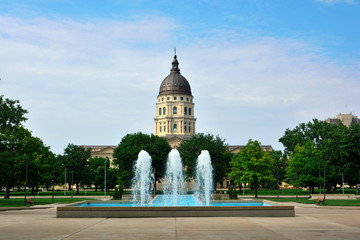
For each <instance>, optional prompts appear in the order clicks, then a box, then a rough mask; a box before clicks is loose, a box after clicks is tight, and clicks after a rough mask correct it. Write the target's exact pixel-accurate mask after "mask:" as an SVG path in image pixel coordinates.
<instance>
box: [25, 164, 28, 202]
mask: <svg viewBox="0 0 360 240" xmlns="http://www.w3.org/2000/svg"><path fill="white" fill-rule="evenodd" d="M27 176H28V159H26V167H25V199H24V200H25V204H26V190H27V189H26V188H27V178H28V177H27Z"/></svg>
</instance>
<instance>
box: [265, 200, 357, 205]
mask: <svg viewBox="0 0 360 240" xmlns="http://www.w3.org/2000/svg"><path fill="white" fill-rule="evenodd" d="M266 200H270V201H274V202H296V198H280V199H277V198H267V199H266ZM297 202H298V203H304V204H313V203H314V200H309V199H306V198H298V201H297ZM322 205H325V206H360V198H358V199H354V200H352V199H349V200H341V199H340V200H335V199H328V200H326V201H325V203H324V204H322Z"/></svg>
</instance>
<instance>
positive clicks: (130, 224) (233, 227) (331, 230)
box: [0, 203, 360, 240]
mask: <svg viewBox="0 0 360 240" xmlns="http://www.w3.org/2000/svg"><path fill="white" fill-rule="evenodd" d="M287 204H289V205H295V207H296V208H295V212H296V217H279V218H270V217H267V218H265V217H252V218H249V217H221V218H216V217H215V218H56V206H54V207H52V208H48V209H31V210H30V209H29V210H11V211H0V239H116V240H118V239H326V240H329V239H359V238H360V207H326V206H315V205H312V204H311V205H303V204H296V203H287Z"/></svg>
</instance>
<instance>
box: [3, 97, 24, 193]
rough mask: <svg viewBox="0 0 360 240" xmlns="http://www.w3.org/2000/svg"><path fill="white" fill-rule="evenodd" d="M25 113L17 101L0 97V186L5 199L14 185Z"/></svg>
mask: <svg viewBox="0 0 360 240" xmlns="http://www.w3.org/2000/svg"><path fill="white" fill-rule="evenodd" d="M26 113H27V110H25V109H23V108H22V107H21V106H20V104H19V101H17V100H10V99H7V98H4V96H3V95H0V186H4V187H5V188H6V192H5V198H9V197H10V188H11V187H13V186H14V183H15V176H14V166H15V163H16V159H17V158H18V157H19V156H18V155H17V153H18V150H19V149H21V148H20V147H21V143H19V139H22V138H23V134H25V132H26V131H25V130H24V128H21V126H22V123H23V122H25V121H26V117H25V114H26Z"/></svg>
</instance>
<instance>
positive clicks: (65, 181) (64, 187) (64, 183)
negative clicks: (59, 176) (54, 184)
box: [63, 164, 66, 196]
mask: <svg viewBox="0 0 360 240" xmlns="http://www.w3.org/2000/svg"><path fill="white" fill-rule="evenodd" d="M63 166H64V169H65V180H64V196H66V166H65V164H63Z"/></svg>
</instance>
